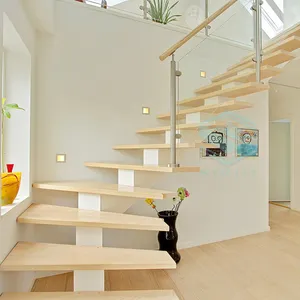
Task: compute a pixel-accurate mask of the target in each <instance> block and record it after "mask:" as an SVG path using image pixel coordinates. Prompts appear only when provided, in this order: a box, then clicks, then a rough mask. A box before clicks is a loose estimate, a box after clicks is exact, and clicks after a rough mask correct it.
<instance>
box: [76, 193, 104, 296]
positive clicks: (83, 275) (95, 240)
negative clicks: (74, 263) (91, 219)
mask: <svg viewBox="0 0 300 300" xmlns="http://www.w3.org/2000/svg"><path fill="white" fill-rule="evenodd" d="M78 208H81V209H86V210H95V211H101V196H100V195H93V194H83V193H79V194H78ZM76 245H78V246H102V245H103V230H102V228H89V227H86V228H83V227H76ZM74 291H75V292H83V291H91V292H95V291H104V271H102V270H99V271H98V270H97V271H93V270H89V271H74Z"/></svg>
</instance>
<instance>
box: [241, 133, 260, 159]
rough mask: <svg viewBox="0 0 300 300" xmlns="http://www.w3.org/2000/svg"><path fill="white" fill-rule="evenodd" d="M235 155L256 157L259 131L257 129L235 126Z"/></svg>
mask: <svg viewBox="0 0 300 300" xmlns="http://www.w3.org/2000/svg"><path fill="white" fill-rule="evenodd" d="M236 138H237V143H236V155H237V156H238V157H257V156H258V154H259V131H258V130H257V129H244V128H237V130H236Z"/></svg>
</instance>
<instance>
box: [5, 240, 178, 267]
mask: <svg viewBox="0 0 300 300" xmlns="http://www.w3.org/2000/svg"><path fill="white" fill-rule="evenodd" d="M175 268H176V264H175V262H174V261H173V259H172V258H171V256H170V255H169V254H168V253H167V252H164V251H153V250H136V249H122V248H106V247H95V246H75V245H59V244H44V243H28V242H19V243H17V245H16V246H15V247H14V248H13V250H12V251H11V252H10V253H9V254H8V256H7V257H6V258H5V260H4V261H3V262H2V264H1V265H0V271H73V270H137V269H149V270H154V269H175Z"/></svg>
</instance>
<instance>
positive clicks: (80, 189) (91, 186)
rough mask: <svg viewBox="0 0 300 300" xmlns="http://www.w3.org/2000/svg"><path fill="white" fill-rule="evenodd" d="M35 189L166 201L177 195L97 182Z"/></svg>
mask: <svg viewBox="0 0 300 300" xmlns="http://www.w3.org/2000/svg"><path fill="white" fill-rule="evenodd" d="M33 187H34V188H36V189H43V190H54V191H64V192H75V193H86V194H97V195H109V196H119V197H132V198H153V199H165V198H168V197H173V196H174V195H176V193H174V192H169V191H162V190H155V189H148V188H141V187H132V186H127V185H118V184H109V183H101V182H97V181H59V182H44V183H34V184H33Z"/></svg>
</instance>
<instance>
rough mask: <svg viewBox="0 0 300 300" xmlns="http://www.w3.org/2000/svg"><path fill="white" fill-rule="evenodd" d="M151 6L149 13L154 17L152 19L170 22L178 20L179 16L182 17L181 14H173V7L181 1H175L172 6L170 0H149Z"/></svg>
mask: <svg viewBox="0 0 300 300" xmlns="http://www.w3.org/2000/svg"><path fill="white" fill-rule="evenodd" d="M147 1H148V3H149V5H150V8H149V10H148V14H149V15H150V17H151V18H152V21H154V22H157V23H161V24H168V23H170V22H173V21H176V20H177V19H176V18H177V17H181V15H172V14H171V12H172V9H173V8H174V7H175V6H176V5H177V4H178V2H179V1H177V2H175V3H174V4H173V5H171V6H170V2H169V0H147Z"/></svg>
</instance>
